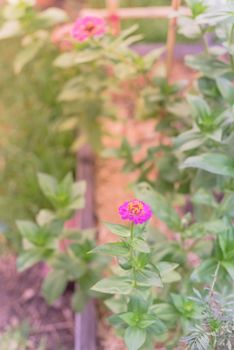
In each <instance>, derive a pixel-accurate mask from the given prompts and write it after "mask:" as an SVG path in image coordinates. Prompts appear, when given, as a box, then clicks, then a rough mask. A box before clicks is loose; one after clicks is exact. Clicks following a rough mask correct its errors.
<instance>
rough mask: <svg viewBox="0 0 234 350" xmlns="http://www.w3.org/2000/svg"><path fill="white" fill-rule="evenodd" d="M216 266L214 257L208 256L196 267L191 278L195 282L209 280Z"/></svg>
mask: <svg viewBox="0 0 234 350" xmlns="http://www.w3.org/2000/svg"><path fill="white" fill-rule="evenodd" d="M216 267H217V260H216V259H214V258H209V259H207V260H205V261H204V262H202V263H201V265H200V266H199V267H198V268H196V269H195V270H194V271H193V273H192V275H191V279H192V281H195V282H210V281H211V280H212V276H213V275H214V273H215V269H216Z"/></svg>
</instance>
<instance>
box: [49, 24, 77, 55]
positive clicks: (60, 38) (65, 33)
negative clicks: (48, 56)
mask: <svg viewBox="0 0 234 350" xmlns="http://www.w3.org/2000/svg"><path fill="white" fill-rule="evenodd" d="M72 27H73V24H71V23H69V24H64V25H62V26H60V27H58V28H56V29H55V30H54V31H53V32H52V35H51V41H52V43H53V44H55V45H58V46H59V47H60V48H61V49H62V50H69V49H70V48H71V47H72V44H71V39H72V37H71V29H72Z"/></svg>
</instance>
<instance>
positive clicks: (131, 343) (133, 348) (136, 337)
mask: <svg viewBox="0 0 234 350" xmlns="http://www.w3.org/2000/svg"><path fill="white" fill-rule="evenodd" d="M124 340H125V343H126V345H127V347H128V350H138V349H140V348H141V346H142V345H143V344H144V342H145V340H146V331H145V330H143V329H141V328H137V327H128V328H127V329H126V331H125V334H124Z"/></svg>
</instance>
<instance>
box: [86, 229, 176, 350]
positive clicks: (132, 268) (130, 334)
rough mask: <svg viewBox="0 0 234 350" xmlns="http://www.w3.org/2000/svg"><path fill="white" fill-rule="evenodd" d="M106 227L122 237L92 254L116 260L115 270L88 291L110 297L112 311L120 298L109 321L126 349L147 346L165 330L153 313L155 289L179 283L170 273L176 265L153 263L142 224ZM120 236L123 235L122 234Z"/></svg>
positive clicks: (173, 273) (135, 349) (151, 252)
mask: <svg viewBox="0 0 234 350" xmlns="http://www.w3.org/2000/svg"><path fill="white" fill-rule="evenodd" d="M108 228H109V229H110V230H111V231H112V233H115V234H117V235H120V237H121V238H122V241H121V242H115V243H106V244H105V245H103V246H99V247H97V248H95V249H94V252H99V253H101V254H108V255H112V256H115V257H117V258H118V264H119V269H117V270H116V273H115V274H113V275H112V276H110V277H107V278H105V279H103V280H101V281H99V282H97V283H96V284H95V285H94V286H93V287H92V290H95V291H98V292H101V293H106V294H113V295H114V296H113V299H110V300H107V305H108V306H109V307H110V308H111V309H112V310H113V308H112V305H113V302H114V300H115V298H121V299H120V303H119V305H118V307H117V309H116V307H115V308H114V309H115V310H113V311H114V312H115V315H113V316H111V318H110V322H111V324H113V325H114V326H116V327H117V329H118V331H119V332H120V334H122V335H123V337H124V340H125V343H126V345H127V347H128V349H131V350H137V349H140V348H141V347H142V346H143V345H144V346H147V348H148V347H149V346H151V345H150V344H153V342H154V337H155V336H159V335H161V334H163V333H165V332H166V330H167V327H166V325H165V324H164V323H163V321H162V320H160V318H159V316H158V315H157V312H156V311H155V297H156V289H155V288H160V289H161V288H163V286H164V284H167V283H171V282H175V281H178V280H180V275H179V274H178V273H177V272H175V271H174V270H175V269H176V267H177V266H178V265H176V264H171V263H168V262H166V261H161V262H160V263H158V264H155V263H154V261H153V249H152V248H151V247H150V245H149V243H148V240H147V235H146V228H145V225H138V226H134V225H133V224H131V226H130V227H129V228H128V227H126V226H122V225H116V224H108ZM123 233H124V234H123Z"/></svg>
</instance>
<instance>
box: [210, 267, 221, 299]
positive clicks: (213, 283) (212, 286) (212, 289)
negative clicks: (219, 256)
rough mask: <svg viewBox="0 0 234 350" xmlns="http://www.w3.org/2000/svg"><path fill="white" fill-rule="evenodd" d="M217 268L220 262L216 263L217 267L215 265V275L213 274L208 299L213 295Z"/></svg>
mask: <svg viewBox="0 0 234 350" xmlns="http://www.w3.org/2000/svg"><path fill="white" fill-rule="evenodd" d="M219 268H220V261H219V262H218V265H217V267H216V270H215V273H214V278H213V282H212V285H211V288H210V292H209V298H211V297H212V295H213V293H214V287H215V283H216V282H217V278H218V273H219Z"/></svg>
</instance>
